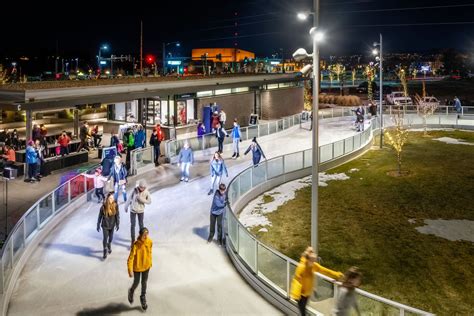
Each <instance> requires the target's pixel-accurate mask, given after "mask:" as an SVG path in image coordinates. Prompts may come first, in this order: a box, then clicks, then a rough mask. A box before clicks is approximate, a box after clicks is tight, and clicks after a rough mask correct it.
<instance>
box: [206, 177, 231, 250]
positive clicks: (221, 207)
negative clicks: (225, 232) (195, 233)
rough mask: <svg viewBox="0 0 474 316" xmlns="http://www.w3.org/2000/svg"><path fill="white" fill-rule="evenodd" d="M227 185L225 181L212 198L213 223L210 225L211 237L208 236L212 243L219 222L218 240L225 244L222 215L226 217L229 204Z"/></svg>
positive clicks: (208, 240) (208, 241) (220, 243)
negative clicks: (226, 193)
mask: <svg viewBox="0 0 474 316" xmlns="http://www.w3.org/2000/svg"><path fill="white" fill-rule="evenodd" d="M225 190H226V186H225V184H224V183H221V184H220V185H219V190H217V191H216V193H215V194H214V198H213V199H212V206H211V224H210V225H209V237H208V238H207V243H210V242H211V241H212V239H213V238H214V233H215V229H216V222H217V240H218V241H219V245H221V246H222V245H223V242H222V217H224V211H225V207H226V205H227V201H226V196H225Z"/></svg>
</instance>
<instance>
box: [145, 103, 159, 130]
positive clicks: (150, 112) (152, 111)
mask: <svg viewBox="0 0 474 316" xmlns="http://www.w3.org/2000/svg"><path fill="white" fill-rule="evenodd" d="M160 117H161V101H160V100H148V108H147V124H148V125H155V124H157V123H160V122H161V119H160Z"/></svg>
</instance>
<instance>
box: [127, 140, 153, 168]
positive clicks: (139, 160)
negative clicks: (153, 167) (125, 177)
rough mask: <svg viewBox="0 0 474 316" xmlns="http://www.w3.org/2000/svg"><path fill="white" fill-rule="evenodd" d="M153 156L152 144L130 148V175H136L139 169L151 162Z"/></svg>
mask: <svg viewBox="0 0 474 316" xmlns="http://www.w3.org/2000/svg"><path fill="white" fill-rule="evenodd" d="M154 158H155V151H154V150H153V146H149V147H145V148H137V149H134V150H132V151H131V152H130V175H136V174H138V171H139V170H140V169H143V168H145V167H147V166H149V165H150V164H153V163H154Z"/></svg>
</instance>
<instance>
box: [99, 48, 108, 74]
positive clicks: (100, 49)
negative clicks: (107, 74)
mask: <svg viewBox="0 0 474 316" xmlns="http://www.w3.org/2000/svg"><path fill="white" fill-rule="evenodd" d="M107 49H109V47H108V46H107V45H102V46H101V47H99V55H98V57H97V63H98V64H99V72H101V70H102V69H101V66H100V60H101V56H100V53H101V52H102V50H107Z"/></svg>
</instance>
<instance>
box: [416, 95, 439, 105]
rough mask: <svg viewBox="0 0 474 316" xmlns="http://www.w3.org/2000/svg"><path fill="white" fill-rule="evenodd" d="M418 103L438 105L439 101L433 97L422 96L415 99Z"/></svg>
mask: <svg viewBox="0 0 474 316" xmlns="http://www.w3.org/2000/svg"><path fill="white" fill-rule="evenodd" d="M417 102H418V104H420V105H436V106H439V101H438V99H436V98H435V97H422V98H419V99H418V100H417Z"/></svg>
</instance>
